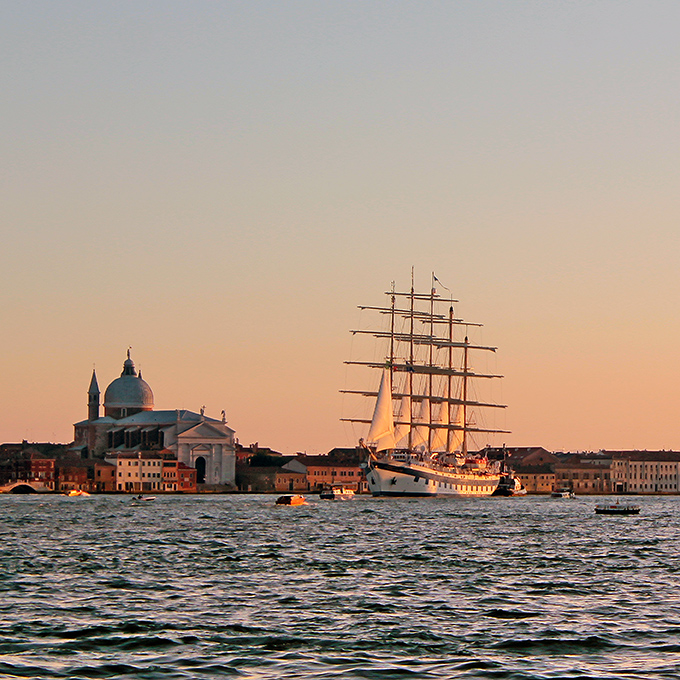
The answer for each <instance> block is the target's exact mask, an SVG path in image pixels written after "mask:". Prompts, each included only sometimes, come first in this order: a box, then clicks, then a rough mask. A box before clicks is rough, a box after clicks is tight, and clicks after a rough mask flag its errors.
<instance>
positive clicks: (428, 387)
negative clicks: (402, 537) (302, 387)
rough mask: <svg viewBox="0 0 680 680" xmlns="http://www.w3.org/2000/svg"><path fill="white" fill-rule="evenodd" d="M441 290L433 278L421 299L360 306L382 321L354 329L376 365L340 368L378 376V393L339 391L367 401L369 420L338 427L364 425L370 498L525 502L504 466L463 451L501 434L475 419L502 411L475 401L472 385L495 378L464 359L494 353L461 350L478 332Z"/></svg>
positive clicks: (392, 296) (398, 297) (397, 297)
mask: <svg viewBox="0 0 680 680" xmlns="http://www.w3.org/2000/svg"><path fill="white" fill-rule="evenodd" d="M436 284H439V286H441V287H442V288H444V286H443V285H442V284H441V282H440V281H439V280H438V279H437V278H436V276H435V275H434V274H432V286H431V288H430V292H429V293H417V292H416V291H415V288H414V284H413V272H412V274H411V290H410V291H408V292H398V291H397V290H395V285H394V283H393V284H392V287H391V290H390V291H389V292H387V293H386V295H387V296H388V300H389V302H388V304H387V305H386V306H379V307H366V306H360V307H359V309H361V310H371V311H374V312H378V313H379V314H381V315H383V318H384V319H385V318H386V320H387V322H388V324H387V328H386V329H384V330H354V331H352V333H353V334H360V333H362V334H369V335H372V336H373V337H375V338H377V339H378V340H379V341H382V342H383V343H384V352H385V354H384V360H380V359H381V358H382V356H383V355H382V354H381V355H378V360H375V361H346V362H345V363H346V364H353V365H360V366H365V367H368V368H371V369H374V370H379V371H381V372H382V376H381V379H380V387H379V389H378V391H377V392H375V391H363V390H342V391H343V392H344V393H347V394H355V395H363V396H365V397H370V398H374V399H375V408H374V410H373V416H372V418H371V419H370V420H369V419H368V418H359V417H356V418H354V417H351V418H342V420H344V421H348V422H354V423H363V424H366V425H370V427H369V430H368V434H367V435H366V438H365V439H361V440H360V442H359V443H360V446H361V447H362V448H363V449H364V451H365V452H366V463H365V467H366V479H367V481H368V487H369V490H370V491H371V493H372V494H373V495H374V496H491V495H502V496H511V495H518V494H521V493H526V491H525V490H524V489H523V488H522V485H521V483H520V482H519V480H518V479H517V478H516V477H515V476H514V475H513V474H512V472H511V471H510V470H508V469H506V468H505V464H504V461H491V460H489V459H488V458H487V456H486V455H485V454H484V453H483V452H482V453H473V452H471V451H470V450H469V447H470V442H471V438H472V437H474V436H475V435H479V434H480V433H503V432H507V431H506V430H499V429H493V428H486V427H483V425H482V424H481V423H479V422H478V420H477V417H476V415H475V414H477V413H478V412H484V411H485V410H487V409H503V408H505V405H503V404H496V403H492V402H491V401H483V400H479V399H477V398H476V397H475V396H474V395H475V394H476V388H475V383H477V382H478V381H488V380H495V379H498V378H501V377H502V376H500V375H495V374H489V373H480V372H476V371H475V370H473V368H472V363H473V362H472V357H473V356H474V355H475V354H476V353H477V352H495V351H496V348H495V347H487V346H484V345H480V344H475V343H472V342H470V340H469V339H468V332H469V331H470V328H471V327H480V326H481V325H482V324H479V323H471V322H468V321H464V320H463V319H460V318H458V317H456V316H455V314H454V308H453V305H454V303H456V302H457V300H453V299H444V298H442V297H441V296H440V295H439V294H438V292H437V288H436ZM446 306H448V310H447V309H446Z"/></svg>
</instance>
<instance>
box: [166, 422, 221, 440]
mask: <svg viewBox="0 0 680 680" xmlns="http://www.w3.org/2000/svg"><path fill="white" fill-rule="evenodd" d="M183 439H220V440H224V439H229V435H228V434H227V433H226V432H224V431H222V430H220V429H218V428H216V427H213V426H212V425H210V423H207V422H202V423H197V424H196V425H194V426H192V427H189V428H187V429H186V430H184V431H183V432H178V433H177V440H178V441H180V442H181V441H182V440H183Z"/></svg>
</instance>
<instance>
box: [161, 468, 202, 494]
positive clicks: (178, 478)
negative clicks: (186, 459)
mask: <svg viewBox="0 0 680 680" xmlns="http://www.w3.org/2000/svg"><path fill="white" fill-rule="evenodd" d="M197 489H198V487H197V486H196V470H195V469H194V468H190V467H188V466H186V465H185V464H184V463H180V462H179V461H178V460H164V461H163V491H166V492H170V493H196V491H197Z"/></svg>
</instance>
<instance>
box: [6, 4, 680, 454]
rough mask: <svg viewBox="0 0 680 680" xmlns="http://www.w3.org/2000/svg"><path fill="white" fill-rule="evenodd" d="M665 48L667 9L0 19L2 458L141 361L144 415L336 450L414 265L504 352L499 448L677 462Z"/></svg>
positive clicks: (679, 352) (84, 11) (675, 151)
mask: <svg viewBox="0 0 680 680" xmlns="http://www.w3.org/2000/svg"><path fill="white" fill-rule="evenodd" d="M679 26H680V3H678V2H677V1H676V0H668V1H654V0H645V1H644V2H643V1H625V0H618V1H607V0H599V1H594V2H585V1H583V2H573V1H569V2H561V1H553V2H545V1H544V0H540V1H535V2H533V1H523V0H516V1H513V2H500V1H498V2H495V1H494V2H492V1H489V0H469V1H464V0H459V1H455V2H453V1H452V2H415V1H414V2H403V1H400V0H393V1H390V2H366V1H363V0H362V1H351V0H343V1H342V2H341V1H337V2H324V1H322V0H309V1H307V0H300V1H289V2H264V1H262V2H258V1H257V0H247V1H245V2H217V1H211V2H204V1H200V0H193V1H192V2H175V1H167V0H163V1H162V2H161V1H153V2H144V1H140V0H135V1H134V2H124V1H117V2H109V1H106V0H99V1H98V2H85V1H81V2H73V1H69V0H64V1H61V2H52V1H39V0H32V1H31V2H23V1H11V0H5V1H4V2H2V3H0V51H1V52H2V60H1V64H2V65H1V66H0V88H1V91H2V93H3V96H2V100H3V105H2V117H1V123H0V124H1V126H2V133H3V134H2V168H3V171H2V184H1V187H2V189H1V191H2V222H1V224H2V248H1V249H0V281H1V286H0V321H1V324H2V333H1V334H0V362H1V365H0V371H1V373H2V382H1V386H0V441H1V442H14V441H19V440H22V439H28V440H30V441H59V442H69V441H71V439H72V435H73V427H72V424H73V423H74V422H76V421H78V420H81V419H84V418H85V417H86V415H87V407H86V405H87V398H86V392H87V388H88V384H89V380H90V375H91V372H92V367H93V365H95V366H96V370H97V375H98V378H99V384H100V387H101V388H102V391H103V389H104V388H105V387H106V385H107V384H108V383H109V382H110V381H111V380H113V379H114V378H115V377H117V376H118V375H119V374H120V372H121V369H122V363H123V360H124V359H125V352H126V349H127V348H128V346H132V348H133V349H132V357H133V359H134V360H135V362H136V364H137V366H138V367H140V366H141V368H142V371H143V374H144V378H145V380H146V381H147V382H148V383H149V384H150V385H151V387H152V389H153V391H154V395H155V402H156V408H170V409H174V408H188V409H191V410H194V411H198V410H199V409H200V408H201V406H205V407H206V413H207V415H209V416H213V417H216V418H218V417H219V414H220V411H221V410H222V409H225V411H226V413H227V419H228V422H229V424H230V426H231V427H233V428H234V429H235V430H236V434H237V436H238V437H239V439H240V441H241V442H242V443H244V444H249V443H251V442H255V441H258V442H259V443H260V444H261V445H263V446H270V447H272V448H274V449H277V450H280V451H283V452H286V453H289V452H295V451H306V452H308V453H320V452H326V451H327V450H328V449H330V448H331V447H333V446H351V445H353V444H354V443H355V440H356V438H357V436H359V435H360V434H361V433H360V432H358V430H357V429H356V428H355V427H351V426H348V425H346V424H343V423H341V422H340V418H341V417H343V416H344V415H346V414H345V413H343V409H345V408H346V404H345V398H344V397H343V396H342V395H341V394H340V393H339V390H341V389H344V388H348V387H350V386H349V385H347V384H346V367H345V365H344V364H343V361H345V360H346V359H349V358H350V354H351V352H352V336H351V334H350V333H349V331H350V329H352V328H355V327H356V326H357V324H358V323H360V322H361V320H362V319H361V318H360V314H359V311H358V310H357V305H360V304H363V305H373V304H380V303H382V302H383V296H382V293H383V292H384V291H386V290H388V289H389V286H390V282H391V281H396V284H397V286H398V287H401V288H405V287H407V286H408V285H409V282H410V271H411V267H412V266H413V267H414V268H415V273H416V285H417V286H418V287H420V288H422V289H424V290H427V289H428V287H429V280H430V273H431V272H432V271H434V272H436V274H437V276H438V278H439V279H441V281H442V282H443V283H444V284H445V285H447V286H448V287H450V288H451V289H452V291H453V293H454V295H455V297H456V298H457V299H459V300H460V301H461V303H460V304H459V305H458V306H457V311H459V312H460V313H461V314H462V315H463V316H465V317H470V318H471V319H473V320H475V321H481V322H483V323H484V324H485V327H484V334H483V339H484V341H486V342H488V343H489V344H493V345H495V346H497V347H498V348H499V350H498V353H497V356H496V357H495V359H494V361H495V366H494V368H495V369H497V370H498V371H499V372H500V373H503V374H504V375H505V379H504V381H503V386H502V393H501V396H502V400H503V401H504V402H505V403H507V404H508V408H507V411H506V412H505V413H504V414H503V422H502V423H501V424H502V425H503V427H504V428H506V429H509V430H511V431H512V434H510V435H503V436H502V438H498V437H497V438H495V439H493V440H491V442H490V443H495V444H500V443H503V442H505V443H507V444H508V445H511V446H544V447H546V448H548V449H550V450H565V451H568V450H572V451H575V450H584V449H587V450H598V449H600V448H610V449H612V448H638V449H645V448H647V449H661V448H666V449H676V450H680V417H679V415H678V411H679V409H680V380H679V378H680V349H679V347H680V343H679V339H680V320H679V318H678V309H680V267H679V264H678V262H679V259H680V191H679V189H680V40H678V27H679ZM366 377H367V378H369V377H371V376H366ZM378 379H379V376H376V377H375V380H376V381H377V380H378ZM363 386H364V385H362V387H363ZM351 387H354V388H356V387H359V386H357V385H356V384H355V385H352V386H351ZM482 443H486V442H482Z"/></svg>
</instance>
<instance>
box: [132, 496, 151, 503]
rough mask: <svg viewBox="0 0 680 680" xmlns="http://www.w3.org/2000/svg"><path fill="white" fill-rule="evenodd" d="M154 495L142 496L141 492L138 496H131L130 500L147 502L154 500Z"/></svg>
mask: <svg viewBox="0 0 680 680" xmlns="http://www.w3.org/2000/svg"><path fill="white" fill-rule="evenodd" d="M155 500H156V496H142V495H141V494H140V495H139V496H133V498H132V502H133V503H149V502H150V501H155Z"/></svg>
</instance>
